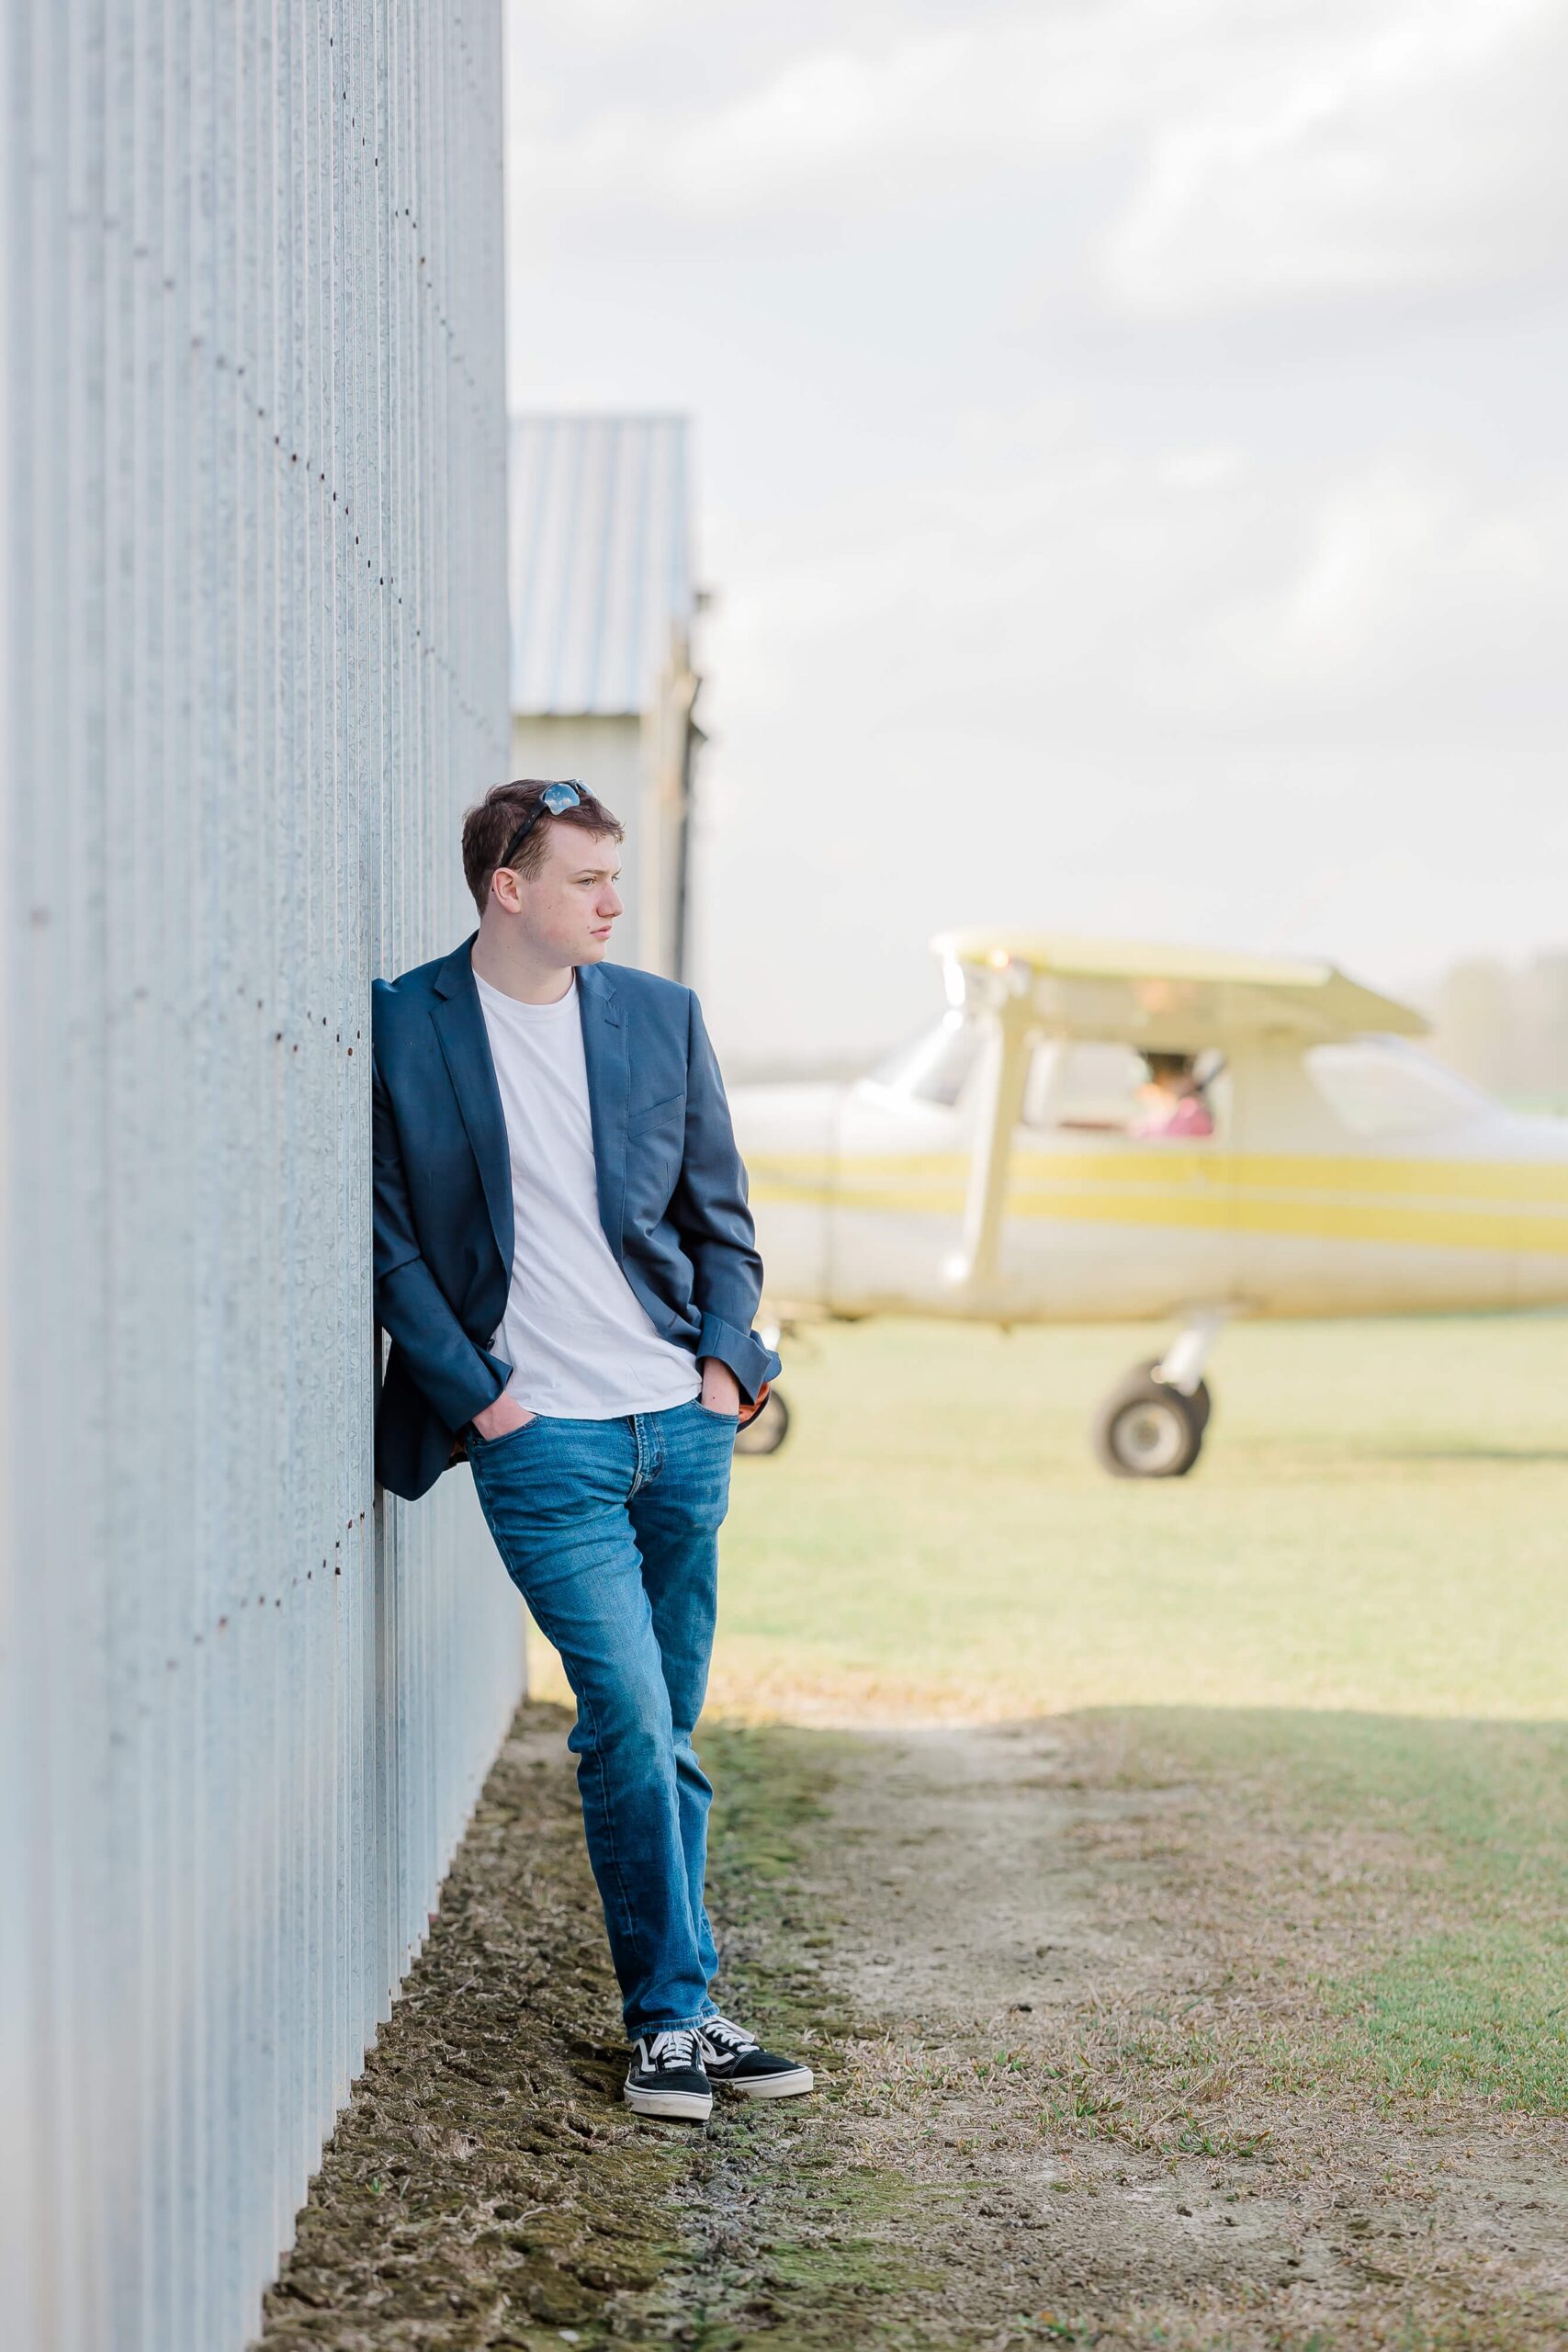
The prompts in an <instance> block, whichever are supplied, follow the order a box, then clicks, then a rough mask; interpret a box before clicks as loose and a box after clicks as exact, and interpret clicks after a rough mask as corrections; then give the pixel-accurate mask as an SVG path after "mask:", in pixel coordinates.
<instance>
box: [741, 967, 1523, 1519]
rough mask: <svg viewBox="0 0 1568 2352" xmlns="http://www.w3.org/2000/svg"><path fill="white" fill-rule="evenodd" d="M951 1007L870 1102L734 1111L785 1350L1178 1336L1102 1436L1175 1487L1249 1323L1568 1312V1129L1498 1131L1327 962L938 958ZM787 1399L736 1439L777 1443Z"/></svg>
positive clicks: (1468, 1091) (878, 1080) (828, 1093)
mask: <svg viewBox="0 0 1568 2352" xmlns="http://www.w3.org/2000/svg"><path fill="white" fill-rule="evenodd" d="M931 946H932V949H933V952H934V953H935V954H936V955H937V956H938V957H939V958H940V960H941V964H942V975H943V978H944V980H945V984H946V992H947V1007H946V1010H945V1012H943V1013H942V1015H941V1017H940V1018H939V1019H938V1020H936V1021H935V1022H933V1023H931V1025H930V1026H928V1027H927V1028H925V1029H924V1030H923V1031H922V1032H921V1033H920V1034H919V1035H918V1036H917V1037H915V1038H914V1039H913V1040H912V1041H911V1042H909V1043H908V1044H907V1045H905V1046H901V1047H899V1048H898V1050H897V1052H895V1053H893V1054H891V1055H889V1056H888V1057H887V1058H886V1060H884V1061H882V1062H880V1063H878V1064H877V1065H876V1067H875V1068H874V1069H871V1070H870V1071H868V1072H867V1074H866V1075H865V1076H864V1077H863V1078H861V1079H859V1080H855V1081H854V1082H853V1083H852V1084H850V1085H841V1084H840V1085H826V1084H817V1085H800V1084H792V1085H767V1086H762V1085H758V1086H739V1087H737V1088H736V1089H735V1090H734V1091H733V1094H732V1098H731V1107H732V1110H733V1113H734V1117H735V1124H736V1132H737V1136H738V1137H739V1143H740V1148H741V1151H742V1153H743V1155H744V1157H745V1159H746V1162H747V1165H748V1168H749V1170H750V1197H751V1203H752V1206H753V1208H754V1210H755V1213H756V1218H757V1226H758V1235H759V1240H760V1244H761V1250H762V1254H763V1260H764V1263H765V1265H766V1267H767V1274H768V1284H769V1303H768V1308H767V1311H768V1312H769V1313H770V1314H771V1315H772V1317H773V1321H774V1324H775V1326H776V1327H777V1328H778V1329H784V1330H787V1329H790V1328H792V1327H793V1326H795V1325H796V1324H798V1323H800V1322H803V1321H806V1320H807V1319H815V1318H818V1317H838V1318H843V1319H858V1318H860V1317H865V1316H871V1315H919V1316H933V1315H934V1316H942V1315H946V1316H954V1317H964V1318H966V1319H971V1320H978V1321H983V1322H991V1323H998V1324H1001V1325H1004V1326H1006V1325H1012V1324H1023V1323H1044V1322H1100V1321H1126V1322H1134V1321H1135V1322H1147V1321H1174V1322H1175V1324H1176V1325H1177V1327H1178V1328H1177V1334H1176V1336H1175V1337H1174V1339H1173V1340H1172V1341H1171V1343H1170V1344H1169V1345H1168V1347H1167V1349H1166V1350H1165V1352H1164V1353H1163V1355H1161V1356H1159V1357H1158V1358H1156V1359H1155V1360H1154V1361H1152V1362H1147V1363H1137V1364H1134V1366H1133V1367H1132V1368H1131V1370H1130V1371H1129V1372H1128V1374H1127V1375H1126V1377H1125V1378H1124V1379H1123V1380H1122V1382H1121V1383H1120V1384H1119V1385H1118V1386H1117V1387H1116V1388H1115V1389H1114V1390H1113V1392H1112V1393H1111V1396H1110V1397H1107V1398H1106V1400H1105V1402H1104V1404H1103V1405H1102V1406H1101V1407H1100V1411H1099V1413H1098V1415H1097V1416H1096V1419H1095V1423H1094V1443H1095V1449H1096V1452H1097V1453H1098V1454H1099V1457H1100V1462H1101V1463H1102V1464H1103V1465H1104V1467H1105V1468H1106V1469H1107V1470H1108V1471H1110V1472H1111V1473H1112V1475H1114V1476H1120V1477H1131V1478H1174V1477H1181V1476H1185V1474H1186V1473H1187V1472H1188V1471H1190V1469H1191V1467H1192V1465H1193V1464H1194V1463H1195V1462H1196V1461H1197V1459H1198V1456H1199V1453H1200V1451H1201V1447H1202V1443H1203V1438H1204V1432H1205V1430H1206V1429H1207V1426H1208V1421H1209V1415H1210V1410H1211V1405H1212V1398H1211V1396H1210V1392H1209V1387H1208V1384H1207V1382H1206V1381H1205V1379H1204V1376H1203V1375H1204V1370H1205V1367H1206V1364H1207V1362H1208V1358H1209V1353H1210V1351H1211V1349H1212V1347H1213V1343H1214V1340H1216V1338H1217V1337H1218V1335H1219V1334H1220V1332H1221V1331H1222V1330H1223V1329H1224V1326H1225V1325H1226V1324H1227V1323H1228V1322H1229V1321H1231V1320H1232V1319H1233V1318H1235V1317H1242V1316H1268V1317H1303V1316H1362V1315H1414V1314H1422V1313H1432V1312H1441V1311H1443V1310H1445V1309H1450V1310H1451V1309H1460V1308H1481V1307H1484V1308H1499V1307H1503V1308H1506V1307H1524V1306H1546V1305H1553V1304H1562V1303H1564V1302H1568V1121H1562V1120H1558V1119H1552V1118H1547V1117H1531V1116H1526V1115H1523V1114H1516V1113H1514V1112H1511V1111H1509V1110H1507V1109H1506V1108H1505V1107H1504V1106H1503V1105H1502V1104H1501V1103H1497V1102H1495V1100H1494V1099H1493V1098H1492V1097H1491V1096H1489V1095H1487V1094H1484V1093H1483V1092H1482V1091H1480V1090H1479V1089H1478V1088H1476V1087H1474V1086H1472V1085H1471V1084H1470V1083H1469V1081H1468V1080H1465V1079H1462V1078H1461V1077H1459V1076H1458V1075H1457V1074H1456V1073H1455V1072H1454V1071H1452V1070H1450V1069H1446V1068H1445V1067H1444V1066H1443V1064H1442V1063H1440V1062H1438V1061H1437V1060H1436V1059H1434V1058H1433V1057H1432V1056H1430V1055H1429V1054H1427V1053H1425V1052H1423V1051H1422V1050H1421V1049H1420V1048H1419V1047H1418V1046H1415V1045H1413V1044H1412V1043H1411V1042H1410V1041H1411V1040H1412V1039H1413V1038H1414V1037H1416V1036H1419V1035H1422V1034H1423V1032H1424V1031H1425V1030H1426V1027H1427V1023H1425V1022H1424V1021H1423V1019H1422V1018H1421V1016H1420V1014H1419V1013H1417V1012H1413V1011H1412V1010H1411V1009H1410V1008H1409V1007H1408V1006H1406V1005H1403V1004H1399V1003H1396V1002H1395V1001H1393V999H1392V998H1390V997H1385V996H1380V995H1377V994H1375V993H1374V992H1373V991H1372V990H1371V989H1367V988H1362V987H1360V986H1359V984H1358V983H1357V982H1356V981H1354V980H1352V979H1349V978H1347V977H1346V976H1345V975H1344V974H1343V973H1342V972H1340V971H1338V970H1337V969H1336V967H1334V966H1333V965H1331V964H1325V963H1313V962H1297V961H1292V960H1288V959H1285V958H1282V957H1278V956H1233V955H1217V954H1209V953H1207V952H1205V951H1203V950H1201V949H1189V948H1173V947H1146V946H1138V945H1132V944H1124V943H1115V942H1110V941H1099V940H1086V939H1071V938H1064V937H1056V936H1035V935H1032V934H1026V933H1015V932H1002V931H985V930H977V931H955V932H948V933H942V934H941V935H940V936H939V937H938V938H936V939H934V940H933V941H932V942H931ZM788 1426H789V1413H788V1407H787V1405H786V1404H785V1401H784V1397H782V1396H780V1395H779V1394H778V1393H777V1392H776V1391H775V1392H774V1393H773V1396H771V1397H770V1398H769V1400H768V1403H767V1405H766V1407H765V1408H764V1409H763V1411H762V1412H761V1414H760V1415H759V1416H758V1418H757V1419H756V1420H755V1421H754V1422H753V1423H752V1424H751V1425H750V1427H749V1428H748V1429H747V1430H743V1431H742V1432H741V1437H740V1440H739V1444H740V1447H741V1449H742V1450H743V1451H745V1452H748V1453H772V1452H773V1451H775V1450H776V1449H777V1447H778V1446H779V1445H781V1444H782V1443H783V1442H784V1436H785V1433H786V1431H787V1430H788Z"/></svg>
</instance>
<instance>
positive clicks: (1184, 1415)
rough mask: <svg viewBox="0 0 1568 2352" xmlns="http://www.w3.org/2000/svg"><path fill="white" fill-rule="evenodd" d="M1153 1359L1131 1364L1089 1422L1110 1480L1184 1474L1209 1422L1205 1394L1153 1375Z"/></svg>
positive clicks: (1201, 1387)
mask: <svg viewBox="0 0 1568 2352" xmlns="http://www.w3.org/2000/svg"><path fill="white" fill-rule="evenodd" d="M1158 1369H1159V1367H1158V1365H1157V1363H1139V1364H1134V1367H1133V1369H1132V1371H1131V1372H1130V1373H1129V1374H1127V1377H1126V1378H1125V1380H1123V1381H1122V1383H1121V1385H1119V1386H1118V1387H1116V1388H1114V1389H1112V1390H1111V1395H1110V1396H1109V1397H1107V1398H1106V1400H1105V1402H1104V1404H1103V1405H1102V1406H1101V1407H1100V1411H1099V1412H1098V1413H1097V1414H1096V1416H1095V1422H1094V1450H1095V1453H1097V1454H1098V1455H1099V1457H1100V1464H1101V1466H1102V1467H1103V1468H1105V1469H1107V1470H1109V1471H1110V1473H1111V1476H1112V1477H1113V1478H1185V1477H1186V1476H1187V1473H1188V1472H1189V1470H1190V1469H1191V1467H1192V1464H1194V1463H1195V1462H1196V1461H1197V1459H1198V1455H1199V1453H1200V1451H1201V1447H1202V1443H1203V1431H1204V1430H1205V1429H1206V1428H1207V1427H1208V1425H1209V1408H1210V1401H1211V1400H1210V1397H1209V1391H1208V1388H1207V1386H1206V1385H1205V1384H1204V1383H1203V1382H1202V1381H1200V1382H1199V1384H1198V1386H1197V1388H1196V1389H1195V1390H1194V1391H1193V1394H1192V1395H1191V1396H1190V1397H1184V1396H1183V1395H1182V1393H1181V1391H1180V1389H1179V1388H1172V1387H1170V1386H1168V1385H1167V1383H1166V1382H1164V1381H1163V1380H1158V1379H1156V1376H1155V1375H1156V1372H1157V1371H1158Z"/></svg>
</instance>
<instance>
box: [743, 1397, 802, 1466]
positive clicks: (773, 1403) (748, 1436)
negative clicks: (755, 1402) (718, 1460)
mask: <svg viewBox="0 0 1568 2352" xmlns="http://www.w3.org/2000/svg"><path fill="white" fill-rule="evenodd" d="M788 1435H789V1407H788V1406H787V1405H786V1404H785V1403H784V1398H783V1397H781V1396H780V1395H779V1392H778V1390H777V1389H776V1388H770V1389H769V1391H768V1398H767V1402H766V1404H765V1405H764V1406H763V1407H762V1409H761V1412H760V1413H759V1414H758V1416H757V1418H756V1419H755V1420H754V1421H748V1422H747V1424H746V1426H745V1428H744V1429H743V1430H737V1431H736V1434H735V1451H736V1453H777V1452H778V1450H779V1448H780V1446H781V1445H782V1444H783V1443H784V1440H785V1438H786V1437H787V1436H788Z"/></svg>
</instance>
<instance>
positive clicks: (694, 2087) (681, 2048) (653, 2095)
mask: <svg viewBox="0 0 1568 2352" xmlns="http://www.w3.org/2000/svg"><path fill="white" fill-rule="evenodd" d="M626 2105H627V2106H628V2107H630V2108H632V2109H634V2110H635V2111H636V2113H637V2114H638V2115H665V2116H669V2117H671V2119H672V2120H674V2121H676V2122H678V2123H705V2122H706V2121H707V2120H708V2117H709V2116H710V2115H711V2114H712V2113H713V2086H712V2084H711V2083H710V2082H709V2081H708V2078H707V2075H706V2074H705V2071H704V2068H703V2043H702V2038H701V2036H700V2035H699V2034H698V2033H697V2031H696V2030H695V2028H694V2027H692V2026H684V2027H673V2028H671V2030H670V2031H669V2032H667V2033H647V2034H644V2035H643V2037H642V2040H641V2041H639V2042H638V2043H637V2047H636V2049H635V2050H634V2051H633V2052H632V2063H631V2064H630V2066H629V2067H628V2068H627V2070H626Z"/></svg>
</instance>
